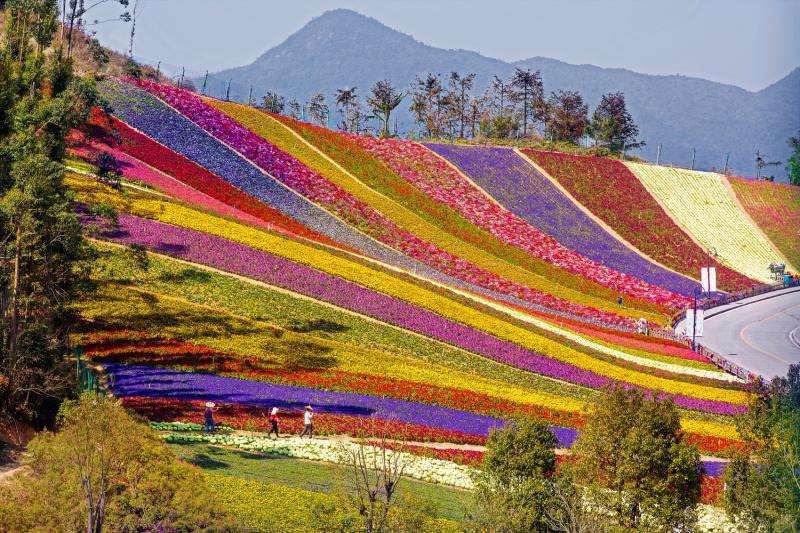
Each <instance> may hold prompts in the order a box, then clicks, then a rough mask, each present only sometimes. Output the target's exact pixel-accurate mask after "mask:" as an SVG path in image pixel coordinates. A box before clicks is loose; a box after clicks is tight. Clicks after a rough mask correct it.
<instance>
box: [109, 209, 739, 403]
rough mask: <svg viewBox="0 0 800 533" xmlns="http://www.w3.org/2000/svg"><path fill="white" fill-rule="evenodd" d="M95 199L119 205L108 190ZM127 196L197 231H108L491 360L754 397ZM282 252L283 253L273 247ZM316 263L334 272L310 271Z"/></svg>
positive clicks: (699, 395)
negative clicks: (590, 348)
mask: <svg viewBox="0 0 800 533" xmlns="http://www.w3.org/2000/svg"><path fill="white" fill-rule="evenodd" d="M95 198H96V199H102V200H104V201H105V203H107V204H112V205H113V198H111V197H110V196H109V195H108V194H106V195H105V196H104V195H97V196H95ZM128 202H129V203H128V204H127V205H130V206H132V207H133V208H134V209H136V210H137V211H139V212H140V213H143V214H147V216H154V217H156V218H158V219H160V220H163V221H170V222H171V223H173V224H180V225H184V226H190V227H192V228H194V229H188V228H180V227H177V226H171V225H166V224H163V223H160V222H154V221H148V220H146V219H142V218H139V217H136V216H129V215H120V216H119V228H117V229H114V230H113V232H112V233H110V234H108V238H111V239H113V240H116V241H118V242H123V243H136V244H139V245H143V246H145V247H147V248H150V249H154V250H156V251H160V252H162V253H167V254H170V255H175V256H177V257H180V258H183V259H186V260H189V261H193V262H199V263H201V264H208V265H210V266H214V267H216V268H221V269H223V270H226V271H229V272H234V273H237V274H240V275H245V276H248V277H251V278H255V279H259V280H261V281H266V282H267V283H270V284H277V285H278V286H281V287H284V288H286V289H288V290H291V291H295V292H300V293H303V294H307V295H309V296H311V297H313V298H321V299H323V300H325V301H327V302H330V303H333V304H334V305H337V306H339V307H344V308H345V309H350V310H352V311H355V312H357V313H360V314H363V315H366V316H370V317H373V318H377V319H378V320H381V321H388V322H389V323H392V324H395V325H398V326H399V327H401V328H403V329H407V330H411V331H415V332H418V333H421V334H423V335H426V336H432V337H433V338H436V339H439V340H442V341H444V342H446V343H448V344H451V345H455V346H460V347H463V348H465V349H467V350H470V351H473V352H476V353H479V354H481V355H483V356H485V357H489V358H490V359H494V360H497V361H501V362H504V363H506V364H511V365H512V366H516V367H518V368H523V369H527V370H529V371H533V372H536V373H539V374H543V375H546V376H550V377H554V378H557V379H561V380H566V381H570V382H573V383H577V384H582V385H584V386H588V387H592V388H598V387H601V386H604V385H605V384H609V383H611V382H614V381H621V382H623V383H629V384H635V385H637V386H645V387H648V388H653V389H656V390H660V391H663V392H667V393H669V394H670V395H671V396H673V397H674V398H675V401H676V403H677V404H678V405H681V406H684V407H686V408H691V409H700V410H703V411H710V412H716V413H722V414H730V413H733V412H737V411H739V410H741V406H742V404H743V403H744V402H745V401H746V395H744V394H743V393H741V392H740V391H737V390H728V389H727V388H721V387H720V385H719V384H716V383H711V382H708V381H707V380H705V379H703V378H690V377H689V376H683V377H681V378H680V379H681V380H680V383H678V382H677V381H675V380H674V379H675V378H676V377H677V376H678V375H675V374H663V375H661V373H660V372H657V371H654V370H652V369H650V370H648V371H647V372H643V371H642V370H641V369H639V368H638V367H636V366H630V365H629V364H624V363H623V361H620V360H613V361H612V360H607V358H606V357H603V356H602V354H596V353H594V352H591V351H582V350H581V349H580V348H579V347H578V346H575V347H571V346H570V344H571V343H569V342H568V341H567V340H566V339H564V338H558V339H555V338H551V337H550V336H549V335H548V334H547V333H546V332H544V331H541V330H539V329H537V328H535V327H533V325H526V326H523V325H517V324H515V323H513V322H508V321H506V320H502V319H501V318H500V317H494V316H492V315H491V314H487V313H486V312H484V311H480V310H478V309H476V308H475V307H473V306H467V305H464V304H463V303H460V302H458V301H457V300H450V299H445V298H443V297H442V296H443V295H442V294H439V295H437V294H436V293H434V292H432V291H431V290H430V289H426V288H424V287H419V286H415V285H413V284H410V283H407V282H404V281H402V280H399V279H396V278H393V277H391V276H387V275H386V274H381V273H380V272H378V271H371V272H369V271H368V270H367V269H364V268H354V267H355V265H353V264H352V263H351V262H346V261H343V260H342V259H339V258H337V257H336V256H333V255H331V254H330V253H326V252H324V251H322V250H314V249H311V248H309V247H308V246H307V245H301V244H300V243H291V242H289V241H286V240H284V239H281V238H280V237H278V236H271V235H268V234H266V233H265V232H262V231H258V230H255V229H249V228H245V227H242V226H239V225H236V224H234V223H231V222H225V221H223V220H211V219H210V218H209V217H207V216H203V215H202V214H201V213H199V212H194V213H192V212H191V211H186V212H182V211H181V210H180V208H177V206H176V207H171V206H170V205H165V204H163V202H161V201H153V202H151V203H150V204H149V205H151V206H152V207H147V206H148V204H147V203H145V202H143V201H139V202H135V203H134V202H130V199H128ZM117 205H119V206H120V207H122V206H124V205H125V204H119V203H118V204H117ZM206 220H207V221H206ZM198 230H202V231H205V232H207V233H199V232H198ZM215 235H218V236H215ZM227 238H232V239H234V240H235V241H238V243H237V242H234V241H229V240H226V239H227ZM276 239H277V240H276ZM239 243H241V244H239ZM250 246H252V247H254V248H250ZM265 250H270V251H271V253H269V254H267V253H266V252H265ZM275 253H278V254H280V255H281V256H283V257H281V256H279V255H272V254H275ZM287 260H288V261H287ZM306 265H308V266H306ZM312 265H313V267H312V268H314V269H322V270H324V271H326V272H327V273H326V272H322V271H320V270H311V269H309V266H312ZM334 276H335V277H334ZM347 280H350V281H347ZM354 282H355V283H358V284H359V285H358V286H356V285H354V284H353V283H354ZM437 315H438V316H437ZM458 324H460V326H459V325H458ZM486 332H491V335H492V336H489V335H487V334H486ZM648 372H649V373H648ZM687 394H688V395H689V396H686V395H687Z"/></svg>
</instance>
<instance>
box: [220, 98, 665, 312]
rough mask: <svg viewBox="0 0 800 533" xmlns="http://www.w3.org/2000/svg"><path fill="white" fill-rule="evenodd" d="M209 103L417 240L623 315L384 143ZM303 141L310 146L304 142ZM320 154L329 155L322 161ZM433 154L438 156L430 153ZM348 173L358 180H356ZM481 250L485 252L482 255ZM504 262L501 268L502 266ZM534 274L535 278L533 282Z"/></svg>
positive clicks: (648, 305) (596, 289) (605, 293)
mask: <svg viewBox="0 0 800 533" xmlns="http://www.w3.org/2000/svg"><path fill="white" fill-rule="evenodd" d="M209 103H210V104H211V105H214V106H215V107H218V108H221V109H222V110H223V111H225V112H226V113H227V114H229V115H230V116H232V117H233V118H235V119H236V120H237V121H238V122H239V123H241V124H242V125H244V126H246V127H248V128H249V129H250V130H252V131H253V132H255V133H257V134H259V135H261V136H262V137H264V138H265V139H268V140H269V141H270V142H272V143H274V144H276V145H277V146H279V147H280V148H281V149H282V150H284V151H286V152H289V153H291V154H292V155H293V156H295V157H297V158H298V159H300V160H301V161H302V162H303V163H305V164H306V165H308V166H310V167H311V168H313V169H314V170H316V171H317V172H319V173H321V174H323V175H324V176H325V177H327V178H328V179H331V180H333V181H334V182H335V183H337V184H339V185H341V186H342V187H344V188H346V189H348V190H350V191H352V192H354V194H357V195H358V194H360V195H361V198H362V199H364V200H365V201H366V202H367V203H369V204H370V205H372V206H374V207H377V208H378V209H379V210H380V211H381V212H382V213H384V214H390V213H391V214H392V217H393V220H396V221H401V220H404V219H405V220H406V221H407V222H406V224H405V226H404V227H405V228H410V229H411V231H412V232H413V233H414V234H416V235H418V236H420V237H422V238H424V239H426V240H428V241H429V242H432V243H435V244H437V245H439V246H441V247H442V248H444V249H446V250H449V251H451V252H452V253H454V254H456V255H460V256H461V257H465V258H467V259H469V260H470V261H472V262H473V263H474V264H476V265H478V266H480V267H482V268H486V269H487V270H490V271H491V272H493V273H495V274H500V275H502V276H504V277H506V278H508V279H511V280H512V281H516V282H518V283H521V284H524V285H528V286H530V287H532V288H534V289H536V290H539V291H543V292H545V293H548V294H552V295H554V296H556V297H558V298H561V299H567V300H570V301H572V302H576V303H581V304H584V305H590V306H594V307H597V308H600V309H603V310H606V311H609V310H610V311H612V312H618V307H615V306H614V304H613V303H612V302H613V301H614V300H616V297H617V294H616V293H615V292H614V291H611V290H609V289H608V288H606V287H602V286H600V285H597V284H595V283H593V282H591V281H589V280H587V279H585V278H583V277H580V276H577V275H576V274H573V273H570V272H567V271H566V270H564V269H561V268H557V267H555V266H554V265H552V264H551V263H548V262H546V261H544V260H542V259H540V258H538V257H534V256H532V255H530V254H527V253H525V252H524V251H523V250H520V249H519V248H517V247H515V246H513V245H510V244H508V243H505V242H503V241H501V240H500V239H498V238H497V237H496V236H494V235H493V234H492V233H491V232H489V231H487V230H486V229H483V228H480V227H478V226H477V225H475V224H474V223H472V222H471V221H469V220H467V219H466V218H464V217H463V216H462V214H461V213H459V212H458V211H457V210H455V209H453V208H452V207H450V206H449V205H447V204H446V203H444V202H441V201H438V200H437V199H435V198H433V197H432V196H430V195H428V194H426V193H425V192H423V191H422V190H420V189H418V188H417V187H416V186H415V184H413V183H411V182H410V181H408V180H406V179H403V178H402V177H400V175H399V173H397V172H395V169H393V168H390V167H389V166H388V165H387V164H386V163H385V162H384V161H382V160H381V158H380V155H379V154H376V153H374V152H373V151H371V150H369V146H365V143H378V142H380V141H378V140H376V139H373V138H371V137H363V136H356V135H344V134H342V133H340V132H334V131H332V130H329V129H327V128H322V127H319V126H315V125H313V124H309V123H306V122H301V121H298V120H295V119H293V118H291V117H286V116H283V115H269V114H266V113H263V112H260V111H257V110H253V109H251V108H248V107H245V106H242V105H240V104H230V103H225V102H217V101H209ZM280 123H283V125H284V128H281V127H280V125H279V124H280ZM281 130H286V131H281ZM300 138H302V139H304V140H305V141H306V143H308V144H307V145H306V144H305V143H303V141H302V140H300ZM312 147H313V148H312ZM315 149H316V150H315ZM317 150H319V152H317ZM320 152H321V153H324V154H325V155H324V156H322V155H321V154H320ZM426 152H427V151H426ZM427 155H429V156H432V154H430V153H429V152H427ZM326 157H327V158H330V160H328V159H326ZM331 161H333V162H335V164H333V163H331ZM347 173H349V175H350V176H355V178H356V179H355V180H354V179H352V178H350V177H349V176H348V175H347ZM358 182H363V183H364V184H366V186H368V188H367V187H364V186H360V187H356V186H354V183H358ZM399 205H402V206H403V208H404V209H407V210H408V211H411V212H412V213H414V214H415V216H418V217H419V218H421V219H424V221H425V223H419V222H417V223H414V222H413V221H409V220H408V217H407V216H403V213H402V212H401V210H398V209H397V208H396V206H399ZM417 220H419V219H417ZM432 226H435V228H432ZM432 229H433V231H431V230H432ZM451 236H452V237H451ZM453 237H455V239H453ZM467 244H469V245H471V246H467ZM476 250H479V251H481V252H486V253H481V254H476V253H475V251H476ZM487 254H488V255H487ZM499 259H502V261H498V260H499ZM512 265H513V266H512ZM514 267H519V268H514ZM531 273H534V274H536V275H534V276H531ZM545 280H546V282H545ZM554 281H555V282H557V283H553V282H554ZM630 304H631V305H632V306H633V307H636V308H638V309H650V310H653V311H656V312H661V313H663V312H664V309H663V307H661V306H658V305H656V304H654V303H652V302H648V301H639V300H636V301H632V302H630ZM547 305H548V306H549V307H550V308H551V309H563V308H564V303H563V302H558V301H553V302H550V303H548V304H547Z"/></svg>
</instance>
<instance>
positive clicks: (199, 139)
mask: <svg viewBox="0 0 800 533" xmlns="http://www.w3.org/2000/svg"><path fill="white" fill-rule="evenodd" d="M99 87H100V92H101V94H102V95H103V97H104V98H105V99H106V100H107V101H108V102H109V103H110V105H111V107H112V109H113V113H114V115H115V116H116V117H117V118H119V119H120V120H122V121H124V122H126V123H127V124H128V125H130V126H132V127H133V128H136V129H137V130H139V131H140V132H142V133H143V134H145V135H148V136H149V137H151V138H152V139H154V140H156V141H157V142H159V143H161V144H163V145H164V146H166V147H167V148H169V149H171V150H173V151H175V152H177V153H179V154H181V155H183V156H184V157H186V158H188V159H190V160H192V161H194V162H195V163H197V164H198V165H200V166H203V167H205V168H206V169H208V170H209V171H210V172H213V173H215V174H217V175H218V176H220V177H222V178H223V179H224V180H225V181H227V182H228V183H230V184H231V185H233V186H234V187H237V188H238V189H240V190H242V191H244V192H246V193H247V194H250V195H251V196H254V197H255V198H258V199H259V200H261V201H263V202H264V203H266V204H267V205H270V206H271V207H274V208H275V209H278V210H279V211H281V212H282V213H284V214H286V215H288V216H290V217H292V218H294V219H296V220H298V221H300V222H302V223H303V224H305V225H306V226H308V227H309V228H312V229H314V230H316V231H318V232H319V233H321V234H323V235H326V236H328V237H330V238H332V239H334V240H335V241H337V242H340V243H343V244H345V245H348V246H350V247H352V248H354V249H356V250H360V251H361V252H362V253H364V254H365V255H367V256H369V257H372V258H374V259H378V260H380V261H382V262H384V263H387V264H390V265H393V266H396V267H399V268H403V269H405V270H407V271H410V272H417V273H418V274H420V275H422V276H425V277H427V278H429V279H433V280H436V281H438V282H441V283H444V284H446V285H450V286H455V287H460V288H462V289H466V290H468V291H472V292H474V293H478V294H482V295H484V296H487V297H490V298H494V299H496V300H500V301H503V302H506V303H510V304H512V305H517V306H521V307H525V308H527V309H531V310H535V311H538V312H543V313H549V314H552V315H557V316H565V317H568V318H570V319H572V320H579V321H581V322H586V323H590V324H599V325H602V326H603V327H611V328H614V329H625V328H624V327H622V326H619V325H617V324H613V323H609V322H606V321H602V320H597V319H591V318H586V317H582V316H579V315H574V314H572V313H569V312H563V311H555V310H553V309H550V308H548V307H544V306H542V305H537V304H534V303H531V302H528V301H526V300H522V299H521V298H517V297H514V296H510V295H506V294H501V293H497V292H495V291H492V290H489V289H485V288H483V287H479V286H477V285H474V284H472V283H468V282H465V281H463V280H460V279H457V278H454V277H452V276H448V275H446V274H443V273H441V272H439V271H438V270H435V269H434V268H432V267H430V266H428V265H426V264H425V263H422V262H420V261H417V260H415V259H412V258H410V257H408V256H406V255H404V254H402V253H400V252H398V251H396V250H393V249H391V248H389V247H387V246H382V245H380V244H378V243H377V242H375V241H374V240H373V239H370V238H369V237H366V236H365V235H362V234H361V233H359V232H357V231H353V230H352V228H350V227H349V226H348V225H347V224H345V223H344V222H342V221H340V220H339V219H337V218H336V217H333V216H331V215H330V214H329V213H328V212H327V211H325V210H323V209H321V208H319V207H317V206H316V205H314V204H313V203H311V202H309V201H307V200H306V198H305V197H302V196H299V195H297V194H295V193H293V192H291V191H289V190H288V189H286V188H285V187H283V186H282V185H280V184H279V183H278V182H277V181H276V180H274V179H273V178H272V177H271V176H269V175H268V174H265V173H263V172H261V171H260V170H258V169H257V168H256V167H254V166H253V165H252V164H250V163H249V162H248V161H247V160H246V159H244V158H243V157H242V156H240V155H239V154H237V153H236V152H234V151H233V150H231V149H230V148H228V147H227V146H225V145H224V144H222V143H221V142H219V141H218V140H216V139H215V138H214V137H212V136H211V135H210V134H209V133H206V132H205V131H204V130H203V129H201V128H200V127H199V126H198V125H197V124H195V123H194V122H192V121H191V120H189V119H188V118H186V117H184V116H182V115H180V114H179V113H177V112H176V111H175V110H173V109H172V108H170V107H169V106H167V105H166V104H164V103H163V102H162V101H161V100H159V99H157V98H156V97H155V96H153V95H151V94H150V93H148V92H147V91H145V90H143V89H139V88H137V87H134V86H133V85H130V84H127V83H121V82H118V81H115V80H106V81H104V82H102V83H101V84H100V85H99Z"/></svg>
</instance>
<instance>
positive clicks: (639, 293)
mask: <svg viewBox="0 0 800 533" xmlns="http://www.w3.org/2000/svg"><path fill="white" fill-rule="evenodd" d="M426 146H427V147H428V148H429V149H431V150H433V151H434V152H436V153H437V154H439V155H441V156H442V157H445V158H447V159H448V160H449V161H450V162H452V163H453V164H454V165H456V166H457V167H458V168H459V169H460V170H461V171H463V172H464V173H465V174H466V175H467V176H468V177H469V178H470V179H472V180H473V181H474V182H475V184H477V187H480V188H481V189H483V190H485V191H486V193H488V194H489V195H491V197H492V198H493V199H494V200H496V202H498V203H499V204H500V206H498V205H497V204H496V203H493V201H492V200H491V199H489V198H486V196H485V195H483V193H481V192H479V191H476V190H475V189H474V188H475V187H476V185H473V184H469V183H464V182H465V181H466V180H465V179H464V178H463V177H461V178H460V180H459V185H460V186H461V188H464V189H467V190H472V194H471V196H472V198H474V199H475V200H473V201H476V203H477V201H478V200H480V203H477V205H476V207H478V208H480V209H485V210H490V211H489V212H490V213H492V212H494V213H499V212H502V213H504V215H503V216H502V218H501V217H492V218H491V219H490V221H491V222H492V223H494V224H499V223H501V222H503V221H508V222H511V223H513V224H514V226H513V228H514V229H513V230H511V228H509V231H516V229H517V228H520V229H521V230H523V231H524V232H525V233H524V234H523V236H517V237H516V238H517V239H524V240H528V241H531V242H533V243H537V244H539V247H538V250H539V252H538V253H540V254H549V257H550V258H551V259H552V260H553V261H554V262H556V264H559V265H560V266H564V267H565V268H567V269H570V270H572V271H574V272H577V273H579V274H580V275H582V276H584V277H587V278H589V279H594V280H596V281H599V282H600V283H602V284H604V285H606V286H608V287H612V288H614V289H615V290H618V291H620V292H621V293H623V294H627V295H630V296H634V297H639V298H646V299H649V300H652V301H656V302H658V303H661V304H663V305H666V306H669V307H672V308H679V307H682V306H683V305H685V304H686V303H687V301H688V299H687V298H686V297H685V296H684V295H687V294H692V291H693V289H694V286H695V285H696V284H693V283H692V282H691V280H688V279H686V278H685V277H683V276H680V275H677V274H675V273H673V272H670V271H668V270H665V269H664V268H662V267H659V266H657V265H655V264H653V263H651V262H649V261H647V260H646V259H645V258H643V257H642V256H640V255H639V254H637V253H636V252H634V251H632V250H630V249H629V248H627V247H625V246H624V245H623V244H622V243H620V242H619V241H617V240H616V239H615V238H614V237H612V236H611V235H610V234H608V233H607V232H606V231H605V230H603V229H602V228H601V227H599V226H598V225H597V224H596V223H595V222H594V221H593V220H591V219H590V218H588V217H587V216H586V215H585V213H583V212H582V211H580V209H578V208H577V206H575V205H574V204H573V203H572V202H571V201H570V200H569V199H568V198H567V197H566V196H564V195H563V194H562V193H561V192H560V191H559V190H558V189H557V188H555V187H554V186H553V184H552V183H550V181H549V180H548V179H546V178H545V177H543V176H541V175H540V174H539V173H538V172H537V171H536V170H535V169H534V167H533V166H532V165H530V164H529V163H528V162H527V161H525V160H524V159H523V158H522V157H520V156H519V155H518V154H517V153H516V152H514V151H513V150H511V149H509V148H499V147H478V146H457V145H443V144H427V145H426ZM455 174H456V175H459V174H458V173H457V172H456V173H455ZM459 176H460V175H459ZM481 196H482V198H481ZM451 202H452V200H451ZM491 205H493V207H490V206H491ZM509 211H510V212H511V213H512V214H513V215H515V216H509V215H508V214H505V213H508V212H509ZM494 213H492V214H494ZM487 222H489V221H487ZM537 234H538V235H537ZM556 243H558V244H557V245H556ZM530 251H531V252H534V251H535V250H530Z"/></svg>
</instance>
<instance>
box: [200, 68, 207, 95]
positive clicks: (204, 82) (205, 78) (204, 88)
mask: <svg viewBox="0 0 800 533" xmlns="http://www.w3.org/2000/svg"><path fill="white" fill-rule="evenodd" d="M207 84H208V71H206V75H205V77H204V78H203V88H202V90H201V91H200V93H202V94H206V85H207Z"/></svg>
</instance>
